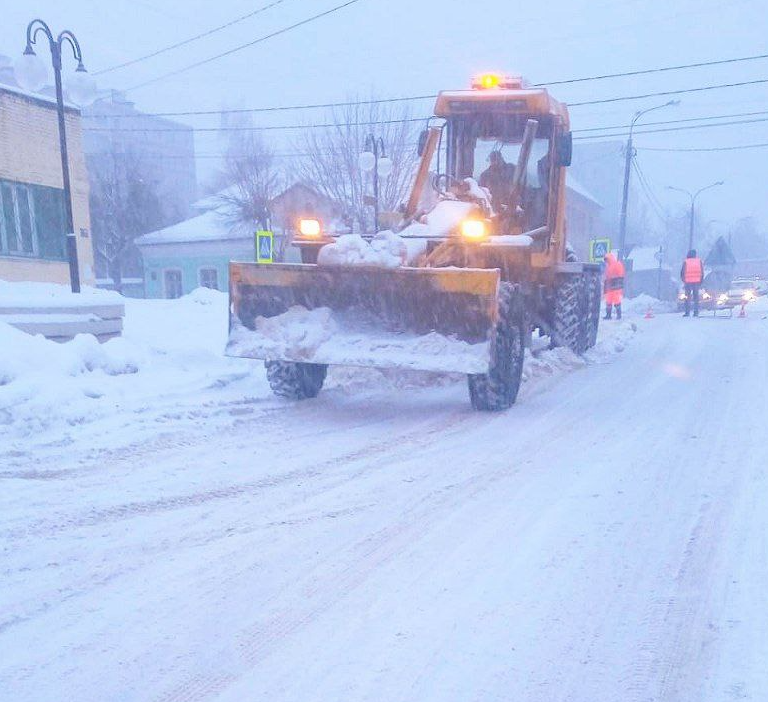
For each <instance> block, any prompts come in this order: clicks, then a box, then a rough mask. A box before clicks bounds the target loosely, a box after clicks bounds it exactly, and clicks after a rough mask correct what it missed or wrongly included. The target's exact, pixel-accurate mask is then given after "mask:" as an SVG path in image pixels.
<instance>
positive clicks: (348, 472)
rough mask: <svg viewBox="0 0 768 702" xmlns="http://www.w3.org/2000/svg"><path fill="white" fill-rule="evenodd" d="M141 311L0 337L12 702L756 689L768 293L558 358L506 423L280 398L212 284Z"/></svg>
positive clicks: (536, 361)
mask: <svg viewBox="0 0 768 702" xmlns="http://www.w3.org/2000/svg"><path fill="white" fill-rule="evenodd" d="M125 305H126V318H125V330H124V334H123V336H122V337H121V338H117V339H113V340H111V341H108V342H106V343H104V344H99V343H97V342H96V340H95V339H94V338H92V337H89V336H79V337H77V338H76V339H75V340H73V341H71V342H68V343H65V344H56V343H54V342H51V341H47V340H45V339H43V338H42V337H33V336H29V335H26V334H24V333H22V332H20V331H17V330H16V329H14V328H12V327H11V326H10V325H8V324H5V323H2V322H0V485H2V489H1V490H0V699H2V700H9V701H13V702H26V701H35V702H51V701H57V700H78V702H91V701H93V702H95V701H99V702H101V701H105V700H109V701H117V702H129V701H130V702H134V701H135V702H139V701H141V702H144V701H146V700H163V701H164V702H171V701H178V702H192V701H195V700H216V701H220V702H225V701H227V702H242V701H244V700H269V701H270V702H315V701H316V702H321V701H322V702H336V701H339V702H341V701H344V702H361V701H363V700H365V701H376V702H385V701H387V702H389V701H391V700H403V701H406V700H407V701H413V702H454V701H455V702H468V701H475V702H485V701H486V700H487V701H489V702H490V701H499V700H503V701H505V702H506V701H509V702H518V701H523V700H526V701H528V700H530V701H537V702H538V701H549V700H561V701H566V700H567V701H569V702H649V701H654V702H656V701H661V700H664V701H680V702H683V701H685V702H693V701H696V702H698V701H700V700H701V701H706V702H722V701H723V700H741V699H744V700H765V699H766V695H768V693H767V692H766V691H767V690H768V664H767V663H766V661H768V588H767V587H766V583H767V582H768V429H767V428H766V427H767V426H768V399H767V398H768V395H767V394H766V387H768V385H767V383H768V363H767V362H766V352H767V351H768V319H766V317H767V316H768V299H766V298H762V299H760V300H758V301H757V302H756V303H754V304H753V305H750V306H749V307H748V309H747V316H746V317H745V318H739V317H738V316H736V315H734V316H733V317H722V316H719V317H713V316H712V315H711V313H709V314H705V315H703V316H702V317H701V318H700V319H683V318H682V317H681V316H680V315H678V314H668V313H665V311H666V309H665V308H664V306H662V305H660V304H658V303H655V302H654V301H652V300H650V299H647V298H643V299H637V300H635V301H630V302H629V303H628V304H627V305H626V310H625V317H624V320H622V321H621V322H617V321H615V320H614V321H611V322H604V323H603V324H602V325H601V329H600V336H599V342H598V344H597V346H596V348H595V349H593V350H591V351H590V352H589V353H588V354H587V355H586V356H585V357H584V358H579V357H576V356H574V355H573V354H572V353H570V352H569V351H566V350H563V349H556V350H549V349H548V348H547V345H546V339H543V340H538V341H537V343H536V345H535V346H534V348H533V350H532V351H529V352H527V356H526V363H525V370H524V384H523V388H522V391H521V393H520V396H519V398H518V401H517V403H516V404H515V406H514V407H513V408H512V409H511V410H509V411H507V412H504V413H500V414H483V413H476V412H473V411H472V410H471V409H470V407H469V403H468V399H467V390H466V386H465V382H464V380H463V379H462V378H461V377H458V376H451V375H438V374H425V373H415V372H395V371H378V370H372V369H351V368H333V369H332V370H331V373H330V374H329V379H328V382H327V385H326V388H325V389H324V390H323V392H322V393H321V395H320V396H319V397H318V398H317V399H315V400H309V401H304V402H300V403H292V402H289V401H286V400H281V399H279V398H276V397H274V396H272V394H271V392H270V390H269V387H268V385H267V382H266V378H265V375H264V370H263V367H262V364H261V363H260V362H258V361H251V360H247V359H241V358H229V357H227V356H225V355H224V347H225V344H226V337H227V299H226V296H225V295H224V294H222V293H218V292H215V291H211V290H205V289H200V290H197V291H195V292H194V293H192V294H191V295H188V296H186V297H184V298H181V299H179V300H129V299H126V300H125ZM649 307H650V308H651V309H652V310H653V315H652V316H650V318H646V312H647V310H648V309H649Z"/></svg>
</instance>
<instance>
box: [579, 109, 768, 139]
mask: <svg viewBox="0 0 768 702" xmlns="http://www.w3.org/2000/svg"><path fill="white" fill-rule="evenodd" d="M759 115H768V110H760V111H758V112H737V113H734V114H728V115H707V116H705V117H686V118H685V119H668V120H663V121H661V122H643V124H642V126H643V127H654V126H658V125H664V124H680V123H683V122H703V121H705V120H713V119H729V118H731V117H757V116H759ZM626 128H627V125H626V124H617V125H614V126H612V127H589V128H586V129H574V130H573V133H574V134H576V133H581V132H599V131H604V130H606V129H626Z"/></svg>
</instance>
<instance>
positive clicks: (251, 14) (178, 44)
mask: <svg viewBox="0 0 768 702" xmlns="http://www.w3.org/2000/svg"><path fill="white" fill-rule="evenodd" d="M286 1H287V0H275V1H274V2H270V3H269V4H267V5H263V6H262V7H260V8H258V9H257V10H253V12H249V13H248V14H245V15H241V16H240V17H236V18H235V19H233V20H231V21H230V22H227V23H226V24H221V25H219V26H218V27H214V28H213V29H209V30H208V31H206V32H203V33H202V34H196V35H195V36H193V37H189V39H184V40H183V41H179V42H176V43H175V44H171V45H170V46H165V47H163V48H162V49H157V51H153V52H152V53H150V54H145V55H144V56H139V57H138V58H135V59H131V60H130V61H125V62H124V63H118V64H117V65H115V66H110V67H109V68H102V69H101V70H100V71H95V72H94V74H93V75H95V76H100V75H103V74H104V73H110V72H112V71H116V70H118V69H120V68H125V67H126V66H133V65H134V64H136V63H140V62H142V61H146V60H147V59H151V58H154V57H155V56H160V55H161V54H164V53H166V52H168V51H173V50H174V49H178V48H180V47H182V46H186V45H187V44H191V43H192V42H195V41H197V40H198V39H203V38H205V37H209V36H211V34H215V33H216V32H220V31H221V30H222V29H227V28H228V27H231V26H233V25H235V24H238V23H240V22H244V21H245V20H247V19H250V18H251V17H255V16H256V15H260V14H261V13H262V12H266V11H267V10H270V9H271V8H273V7H275V6H277V5H281V4H282V3H284V2H286Z"/></svg>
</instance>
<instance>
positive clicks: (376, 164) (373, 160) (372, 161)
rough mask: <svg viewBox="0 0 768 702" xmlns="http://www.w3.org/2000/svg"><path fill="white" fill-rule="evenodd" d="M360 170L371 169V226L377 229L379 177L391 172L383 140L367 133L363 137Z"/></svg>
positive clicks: (366, 171) (375, 230) (390, 162)
mask: <svg viewBox="0 0 768 702" xmlns="http://www.w3.org/2000/svg"><path fill="white" fill-rule="evenodd" d="M358 164H359V166H360V170H361V171H363V172H364V173H370V172H371V171H373V222H374V224H373V228H374V233H375V232H377V231H378V229H379V178H382V179H384V178H386V177H387V176H389V174H390V173H391V172H392V159H390V158H389V157H388V156H387V152H386V149H385V148H384V140H383V139H382V138H381V137H378V138H375V137H374V136H373V134H369V135H368V136H367V137H366V138H365V151H363V152H362V153H361V154H360V156H359V157H358Z"/></svg>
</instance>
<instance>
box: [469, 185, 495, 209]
mask: <svg viewBox="0 0 768 702" xmlns="http://www.w3.org/2000/svg"><path fill="white" fill-rule="evenodd" d="M464 185H466V186H467V194H468V195H469V196H470V197H473V198H475V200H478V201H479V202H481V203H483V205H484V206H485V207H486V208H487V209H488V211H489V212H493V207H492V206H491V191H490V190H488V188H483V187H482V186H481V185H480V184H479V183H478V182H477V181H476V180H475V179H474V178H464Z"/></svg>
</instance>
